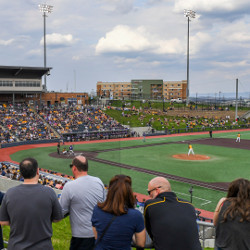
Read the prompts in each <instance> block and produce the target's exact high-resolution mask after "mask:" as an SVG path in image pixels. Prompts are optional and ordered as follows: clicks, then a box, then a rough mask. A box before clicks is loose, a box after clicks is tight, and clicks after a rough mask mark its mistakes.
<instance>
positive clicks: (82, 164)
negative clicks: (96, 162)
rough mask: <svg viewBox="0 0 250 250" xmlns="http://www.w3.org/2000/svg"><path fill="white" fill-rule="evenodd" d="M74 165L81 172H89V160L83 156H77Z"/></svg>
mask: <svg viewBox="0 0 250 250" xmlns="http://www.w3.org/2000/svg"><path fill="white" fill-rule="evenodd" d="M72 164H73V165H74V166H76V168H77V170H78V171H79V172H87V171H88V159H87V158H86V157H85V156H83V155H79V156H76V157H75V158H74V159H73V161H72Z"/></svg>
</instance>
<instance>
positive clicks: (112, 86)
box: [96, 82, 131, 99]
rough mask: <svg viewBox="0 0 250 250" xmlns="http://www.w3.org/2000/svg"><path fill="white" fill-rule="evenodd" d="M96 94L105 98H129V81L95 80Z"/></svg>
mask: <svg viewBox="0 0 250 250" xmlns="http://www.w3.org/2000/svg"><path fill="white" fill-rule="evenodd" d="M96 92H97V96H98V97H100V98H107V99H130V95H131V83H130V82H97V87H96Z"/></svg>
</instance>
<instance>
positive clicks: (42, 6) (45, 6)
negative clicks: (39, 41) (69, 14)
mask: <svg viewBox="0 0 250 250" xmlns="http://www.w3.org/2000/svg"><path fill="white" fill-rule="evenodd" d="M38 7H39V10H40V11H41V12H42V13H43V48H44V68H46V17H47V15H46V14H49V13H52V10H53V6H52V5H48V4H39V5H38ZM44 88H45V90H46V89H47V82H46V74H45V75H44Z"/></svg>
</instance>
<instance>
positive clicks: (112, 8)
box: [99, 0, 134, 14]
mask: <svg viewBox="0 0 250 250" xmlns="http://www.w3.org/2000/svg"><path fill="white" fill-rule="evenodd" d="M99 4H101V8H102V9H104V10H105V11H109V12H118V13H121V14H127V13H129V12H130V11H131V10H132V9H133V5H134V0H101V1H99Z"/></svg>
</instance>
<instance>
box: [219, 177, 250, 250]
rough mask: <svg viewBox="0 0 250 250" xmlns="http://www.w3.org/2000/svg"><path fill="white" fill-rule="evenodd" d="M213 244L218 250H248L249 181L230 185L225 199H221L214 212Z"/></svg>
mask: <svg viewBox="0 0 250 250" xmlns="http://www.w3.org/2000/svg"><path fill="white" fill-rule="evenodd" d="M214 225H215V227H216V239H215V244H216V246H217V247H218V249H227V250H249V249H250V181H249V180H247V179H243V178H240V179H237V180H234V181H233V182H231V183H230V186H229V188H228V193H227V197H226V198H221V199H220V201H219V202H218V204H217V207H216V209H215V212H214Z"/></svg>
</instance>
